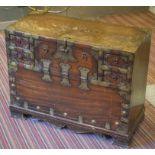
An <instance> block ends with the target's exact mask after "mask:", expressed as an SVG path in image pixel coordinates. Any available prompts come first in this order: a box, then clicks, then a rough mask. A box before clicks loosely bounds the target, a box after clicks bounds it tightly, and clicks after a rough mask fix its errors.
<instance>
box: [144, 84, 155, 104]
mask: <svg viewBox="0 0 155 155" xmlns="http://www.w3.org/2000/svg"><path fill="white" fill-rule="evenodd" d="M146 99H147V100H148V101H149V102H150V103H151V104H152V105H153V106H154V107H155V84H153V85H148V86H147V88H146Z"/></svg>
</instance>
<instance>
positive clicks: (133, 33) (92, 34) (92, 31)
mask: <svg viewBox="0 0 155 155" xmlns="http://www.w3.org/2000/svg"><path fill="white" fill-rule="evenodd" d="M5 32H6V48H7V54H8V68H9V83H10V96H11V102H10V110H11V112H12V113H14V112H16V114H26V115H31V116H33V117H37V118H40V119H43V120H47V121H49V122H52V123H54V124H56V125H58V126H62V127H63V126H64V127H68V128H71V129H74V130H75V131H78V132H93V133H99V134H106V135H110V136H112V137H113V138H114V142H115V143H116V144H118V145H119V144H120V145H121V144H123V145H128V144H129V142H130V141H131V139H132V135H133V133H134V131H135V129H136V127H137V126H138V124H139V123H140V122H141V121H142V120H143V118H144V101H145V89H146V78H147V69H148V60H149V51H150V32H149V31H148V30H146V29H139V28H133V27H124V26H117V25H109V24H104V23H102V22H98V21H96V22H95V21H87V20H80V19H75V18H69V17H63V16H56V15H49V14H42V15H28V16H26V17H24V18H23V19H21V20H19V21H17V22H16V23H14V24H12V25H11V26H9V27H8V28H7V29H6V31H5Z"/></svg>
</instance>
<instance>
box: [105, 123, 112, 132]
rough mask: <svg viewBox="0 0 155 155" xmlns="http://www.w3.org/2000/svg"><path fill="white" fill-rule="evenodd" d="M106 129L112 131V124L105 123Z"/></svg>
mask: <svg viewBox="0 0 155 155" xmlns="http://www.w3.org/2000/svg"><path fill="white" fill-rule="evenodd" d="M105 129H107V130H110V129H111V127H110V123H109V122H106V123H105Z"/></svg>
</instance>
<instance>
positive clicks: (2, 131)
mask: <svg viewBox="0 0 155 155" xmlns="http://www.w3.org/2000/svg"><path fill="white" fill-rule="evenodd" d="M102 21H103V22H109V23H116V24H123V25H130V26H140V27H141V26H143V27H145V26H146V27H150V28H152V30H153V35H152V44H151V57H150V64H149V74H148V84H153V83H155V35H154V33H155V16H154V15H152V14H151V13H149V12H138V13H130V14H123V15H110V16H105V17H103V18H102ZM6 62H7V60H6V53H5V41H4V35H3V33H0V148H1V149H3V148H4V149H15V148H18V149H21V148H23V149H24V148H26V149H34V148H38V149H39V148H44V149H47V148H50V149H52V148H54V149H58V148H59V149H62V148H66V149H69V148H70V149H73V148H74V149H75V148H76V149H80V148H81V149H84V148H85V149H95V148H96V149H114V148H118V149H119V148H121V147H119V146H115V145H112V139H106V138H105V137H100V136H98V135H94V134H76V133H75V132H74V131H72V130H69V129H63V130H61V129H59V128H57V127H56V126H54V125H52V124H49V123H47V122H39V121H38V120H36V119H29V120H22V119H15V118H11V117H10V112H9V109H8V103H9V93H8V92H9V87H8V74H7V64H6ZM145 107H146V111H145V119H144V121H143V122H142V123H141V124H140V127H139V128H138V130H137V132H136V133H135V135H134V138H133V142H132V144H131V148H146V149H151V148H155V108H154V107H153V106H152V105H151V104H149V103H148V102H147V101H146V104H145Z"/></svg>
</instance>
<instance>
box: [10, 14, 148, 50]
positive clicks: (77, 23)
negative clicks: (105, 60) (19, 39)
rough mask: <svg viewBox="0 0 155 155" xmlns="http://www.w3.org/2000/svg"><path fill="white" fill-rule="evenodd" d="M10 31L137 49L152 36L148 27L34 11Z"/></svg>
mask: <svg viewBox="0 0 155 155" xmlns="http://www.w3.org/2000/svg"><path fill="white" fill-rule="evenodd" d="M7 29H8V30H13V31H19V32H21V31H22V32H26V33H31V34H32V35H39V36H44V37H50V38H54V39H58V40H64V38H67V39H68V40H69V41H73V42H77V43H82V44H86V45H91V46H94V47H97V48H103V49H116V50H121V51H127V52H132V53H134V52H136V50H137V48H138V47H139V46H140V44H141V43H142V42H143V41H144V40H145V38H147V36H149V35H150V32H149V30H147V29H143V28H141V29H140V28H135V27H125V26H118V25H113V24H105V23H103V22H99V21H89V20H81V19H77V18H71V17H64V16H58V15H53V14H39V15H38V14H32V15H28V16H26V17H24V18H22V19H20V20H19V21H17V22H16V23H14V24H12V25H10V26H9V27H8V28H7Z"/></svg>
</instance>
